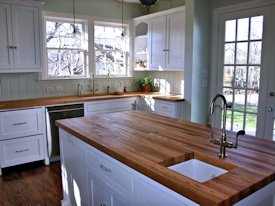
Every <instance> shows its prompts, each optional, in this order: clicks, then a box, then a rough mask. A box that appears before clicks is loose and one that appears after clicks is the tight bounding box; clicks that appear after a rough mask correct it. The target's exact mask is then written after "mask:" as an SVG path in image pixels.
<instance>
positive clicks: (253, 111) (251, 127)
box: [223, 16, 264, 135]
mask: <svg viewBox="0 0 275 206" xmlns="http://www.w3.org/2000/svg"><path fill="white" fill-rule="evenodd" d="M263 21H264V17H263V16H252V17H247V18H240V19H233V20H232V19H231V20H228V21H226V22H225V36H224V64H223V68H224V69H223V72H224V73H223V94H224V95H225V98H226V100H227V102H229V103H231V105H233V107H232V108H231V109H228V112H227V124H226V129H228V130H233V131H238V130H241V129H245V130H247V131H246V133H247V134H250V135H256V125H257V115H258V102H259V85H260V72H261V58H262V56H261V55H262V37H263ZM236 34H237V36H236Z"/></svg>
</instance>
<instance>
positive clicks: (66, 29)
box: [46, 21, 83, 36]
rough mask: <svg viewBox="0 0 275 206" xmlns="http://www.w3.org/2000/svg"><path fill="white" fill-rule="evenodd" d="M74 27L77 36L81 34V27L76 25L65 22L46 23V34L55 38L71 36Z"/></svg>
mask: <svg viewBox="0 0 275 206" xmlns="http://www.w3.org/2000/svg"><path fill="white" fill-rule="evenodd" d="M74 26H75V28H76V29H75V30H76V33H77V34H83V25H82V24H78V23H76V24H75V25H74V24H73V23H67V22H55V21H47V22H46V34H47V35H55V36H72V35H73V31H74Z"/></svg>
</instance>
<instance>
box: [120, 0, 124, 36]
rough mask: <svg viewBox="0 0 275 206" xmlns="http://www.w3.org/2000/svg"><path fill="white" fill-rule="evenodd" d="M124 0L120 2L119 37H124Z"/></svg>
mask: <svg viewBox="0 0 275 206" xmlns="http://www.w3.org/2000/svg"><path fill="white" fill-rule="evenodd" d="M123 20H124V0H121V36H122V37H124V36H125V34H124V22H123Z"/></svg>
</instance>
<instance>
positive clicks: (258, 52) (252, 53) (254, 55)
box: [249, 41, 262, 64]
mask: <svg viewBox="0 0 275 206" xmlns="http://www.w3.org/2000/svg"><path fill="white" fill-rule="evenodd" d="M261 57H262V42H261V41H256V42H250V48H249V63H250V64H261Z"/></svg>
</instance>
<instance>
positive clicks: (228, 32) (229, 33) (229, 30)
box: [225, 20, 236, 42]
mask: <svg viewBox="0 0 275 206" xmlns="http://www.w3.org/2000/svg"><path fill="white" fill-rule="evenodd" d="M235 31H236V20H231V21H227V22H226V23H225V41H226V42H230V41H235V40H236V32H235Z"/></svg>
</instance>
